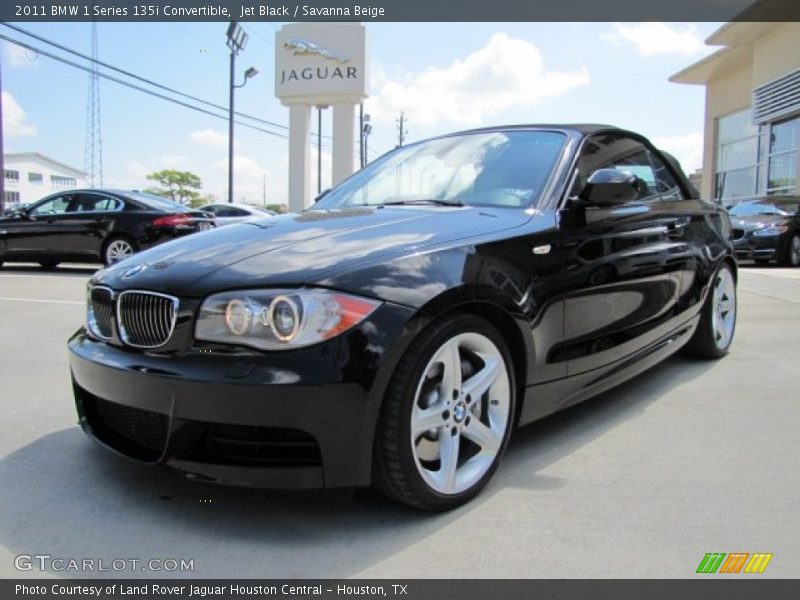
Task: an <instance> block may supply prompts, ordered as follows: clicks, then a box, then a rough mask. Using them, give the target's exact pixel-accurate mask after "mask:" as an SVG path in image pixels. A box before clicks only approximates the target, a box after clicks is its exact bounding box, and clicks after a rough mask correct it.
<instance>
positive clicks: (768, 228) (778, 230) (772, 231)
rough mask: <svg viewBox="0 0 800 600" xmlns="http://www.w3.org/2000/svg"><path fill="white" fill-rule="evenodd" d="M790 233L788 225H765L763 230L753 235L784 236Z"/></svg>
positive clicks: (756, 231)
mask: <svg viewBox="0 0 800 600" xmlns="http://www.w3.org/2000/svg"><path fill="white" fill-rule="evenodd" d="M787 231H789V226H788V225H765V226H764V227H762V228H761V229H756V230H755V231H754V232H753V235H755V236H758V237H761V236H768V235H782V234H784V233H786V232H787Z"/></svg>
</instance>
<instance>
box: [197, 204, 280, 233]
mask: <svg viewBox="0 0 800 600" xmlns="http://www.w3.org/2000/svg"><path fill="white" fill-rule="evenodd" d="M200 210H204V211H206V212H210V213H211V214H212V215H214V220H215V221H216V222H217V227H222V226H223V225H232V224H233V223H242V222H244V221H252V220H254V219H263V218H264V217H274V216H276V214H277V213H274V212H272V211H271V210H267V209H266V208H260V207H258V206H252V205H250V204H236V203H233V204H228V203H227V202H225V203H221V204H207V205H205V206H201V207H200Z"/></svg>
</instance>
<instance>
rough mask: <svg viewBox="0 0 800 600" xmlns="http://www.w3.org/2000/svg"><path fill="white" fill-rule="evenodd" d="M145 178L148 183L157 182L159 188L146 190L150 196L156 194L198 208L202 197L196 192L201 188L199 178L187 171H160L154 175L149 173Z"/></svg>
mask: <svg viewBox="0 0 800 600" xmlns="http://www.w3.org/2000/svg"><path fill="white" fill-rule="evenodd" d="M147 178H148V179H149V180H150V181H156V182H158V183H159V184H160V185H161V187H160V188H148V189H146V190H145V191H146V192H149V193H151V194H158V195H159V196H164V197H165V198H169V199H170V200H172V201H173V202H178V203H179V204H189V205H191V206H199V204H197V203H198V202H200V203H202V201H203V196H202V195H201V194H200V192H198V191H197V190H199V189H200V188H201V187H203V184H202V182H201V181H200V178H199V177H198V176H197V175H195V174H194V173H191V172H189V171H176V170H175V169H162V170H161V171H156V172H155V173H150V174H149V175H148V176H147Z"/></svg>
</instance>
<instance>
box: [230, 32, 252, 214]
mask: <svg viewBox="0 0 800 600" xmlns="http://www.w3.org/2000/svg"><path fill="white" fill-rule="evenodd" d="M227 35H228V42H227V45H228V48H230V51H231V73H230V86H229V92H230V96H229V98H228V202H230V203H232V202H233V93H234V91H235V90H236V88H240V87H244V85H245V84H246V83H247V80H248V79H250V78H251V77H255V76H256V75H257V74H258V71H257V70H256V69H254V68H253V67H250V68H249V69H247V71H245V72H244V81H243V82H242V83H241V84H240V85H236V84H234V82H233V81H234V80H233V78H234V76H235V71H236V56H237V55H238V54H239V52H240V51H242V50H244V48H245V46H247V33H246V32H245V30H244V29H242V26H241V25H239V23H237V22H236V21H232V22H231V24H230V25H229V26H228V33H227Z"/></svg>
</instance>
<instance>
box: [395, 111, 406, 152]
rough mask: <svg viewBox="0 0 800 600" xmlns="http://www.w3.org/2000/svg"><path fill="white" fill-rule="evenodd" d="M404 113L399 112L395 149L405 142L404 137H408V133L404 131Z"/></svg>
mask: <svg viewBox="0 0 800 600" xmlns="http://www.w3.org/2000/svg"><path fill="white" fill-rule="evenodd" d="M405 124H406V113H404V112H401V113H400V118H399V119H398V120H397V147H398V148H399V147H400V146H402V145H403V142H405V141H406V135H408V131H407V130H406V125H405Z"/></svg>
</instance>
